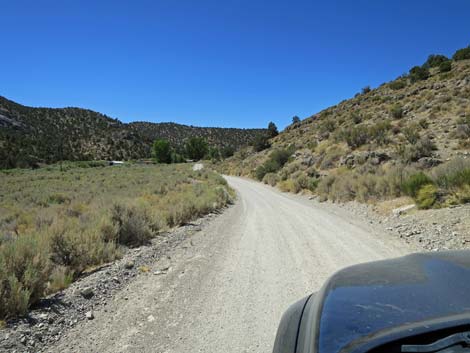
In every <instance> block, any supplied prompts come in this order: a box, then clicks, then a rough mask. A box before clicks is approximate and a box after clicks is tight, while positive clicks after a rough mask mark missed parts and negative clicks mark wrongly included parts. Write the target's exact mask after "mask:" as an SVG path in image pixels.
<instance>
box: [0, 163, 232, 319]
mask: <svg viewBox="0 0 470 353" xmlns="http://www.w3.org/2000/svg"><path fill="white" fill-rule="evenodd" d="M0 185H1V187H0V318H1V319H5V318H10V317H12V316H15V315H21V314H24V313H25V312H26V310H27V309H28V307H29V306H30V305H31V304H34V303H35V302H37V301H38V300H39V299H40V298H41V297H42V296H43V295H44V294H46V293H50V292H54V291H57V290H61V289H63V288H65V287H67V286H68V285H69V284H70V283H71V282H72V280H73V279H75V278H77V276H79V275H80V273H82V272H83V271H85V270H86V269H88V268H90V267H93V266H97V265H100V264H102V263H106V262H109V261H112V260H114V259H116V258H117V257H119V256H120V254H121V253H122V251H123V250H124V249H125V247H124V246H138V245H141V244H145V243H146V242H148V241H149V240H150V239H151V238H152V237H154V236H156V235H158V233H159V232H160V231H161V230H164V229H168V228H169V227H174V226H178V225H180V224H183V223H186V222H189V221H191V220H193V219H195V218H197V217H200V216H202V215H204V214H207V213H209V212H211V211H213V210H215V209H218V208H220V207H223V206H225V205H226V204H227V203H229V202H230V201H231V199H232V197H233V193H232V191H231V190H230V189H229V188H228V186H227V184H226V182H225V180H224V179H223V178H222V177H220V176H219V175H217V174H216V173H213V172H210V171H206V170H202V171H192V170H191V166H190V165H159V166H144V165H129V166H122V167H106V168H86V169H85V168H77V167H75V166H74V165H73V164H69V165H67V166H66V167H65V168H63V170H62V171H61V170H60V169H59V167H55V166H52V167H48V168H46V169H40V170H33V171H31V170H10V171H6V172H0Z"/></svg>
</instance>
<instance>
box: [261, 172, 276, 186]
mask: <svg viewBox="0 0 470 353" xmlns="http://www.w3.org/2000/svg"><path fill="white" fill-rule="evenodd" d="M279 180H280V178H279V176H278V175H277V174H275V173H267V174H266V175H264V177H263V183H265V184H268V185H270V186H276V184H277V183H278V182H279Z"/></svg>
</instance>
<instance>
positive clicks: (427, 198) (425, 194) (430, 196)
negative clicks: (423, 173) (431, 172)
mask: <svg viewBox="0 0 470 353" xmlns="http://www.w3.org/2000/svg"><path fill="white" fill-rule="evenodd" d="M437 198H438V190H437V188H436V187H435V186H434V185H432V184H427V185H424V186H423V187H422V188H420V189H419V191H418V193H417V195H416V204H417V205H418V208H420V209H424V210H426V209H428V208H431V207H433V206H434V204H435V203H436V201H437Z"/></svg>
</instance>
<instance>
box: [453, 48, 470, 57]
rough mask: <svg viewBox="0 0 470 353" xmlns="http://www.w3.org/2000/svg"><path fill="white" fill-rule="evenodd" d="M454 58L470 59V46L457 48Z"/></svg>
mask: <svg viewBox="0 0 470 353" xmlns="http://www.w3.org/2000/svg"><path fill="white" fill-rule="evenodd" d="M452 59H454V60H455V61H459V60H467V59H470V46H469V47H467V48H462V49H459V50H457V51H456V52H455V54H454V55H453V56H452Z"/></svg>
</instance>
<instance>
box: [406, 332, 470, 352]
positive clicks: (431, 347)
mask: <svg viewBox="0 0 470 353" xmlns="http://www.w3.org/2000/svg"><path fill="white" fill-rule="evenodd" d="M461 343H464V344H466V345H470V331H466V332H460V333H454V334H453V335H450V336H447V337H445V338H442V339H440V340H437V341H436V342H434V343H431V344H404V345H402V346H401V351H402V352H404V353H405V352H406V353H433V352H444V349H446V348H450V347H452V346H455V345H458V344H461ZM456 348H457V349H459V348H460V349H461V350H448V352H467V351H470V350H469V349H466V348H464V347H463V346H461V345H460V347H456ZM464 349H465V350H464ZM446 351H447V350H446Z"/></svg>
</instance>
